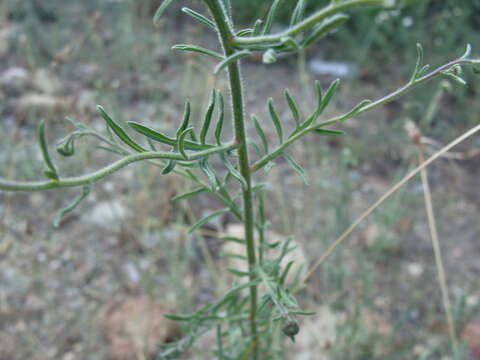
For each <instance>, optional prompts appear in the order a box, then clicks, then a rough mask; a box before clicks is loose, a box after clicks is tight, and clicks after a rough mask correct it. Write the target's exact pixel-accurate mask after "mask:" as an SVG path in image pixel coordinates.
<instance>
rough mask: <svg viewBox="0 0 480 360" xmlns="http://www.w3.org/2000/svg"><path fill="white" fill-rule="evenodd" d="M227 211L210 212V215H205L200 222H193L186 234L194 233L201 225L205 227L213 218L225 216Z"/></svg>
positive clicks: (227, 209)
mask: <svg viewBox="0 0 480 360" xmlns="http://www.w3.org/2000/svg"><path fill="white" fill-rule="evenodd" d="M228 211H229V208H223V209H219V210H217V211H214V212H212V213H211V214H209V215H207V216H204V217H203V218H201V219H200V220H198V221H197V222H195V223H194V224H193V225H192V226H191V227H190V229H189V230H188V232H190V233H191V232H194V231H195V230H197V229H198V228H200V227H202V226H203V225H205V224H206V223H208V222H209V221H210V220H212V219H213V218H215V217H217V216H219V215H222V214H225V213H226V212H228Z"/></svg>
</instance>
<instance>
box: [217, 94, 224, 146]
mask: <svg viewBox="0 0 480 360" xmlns="http://www.w3.org/2000/svg"><path fill="white" fill-rule="evenodd" d="M218 102H219V105H218V108H219V114H218V121H217V125H216V126H215V140H217V145H221V144H222V139H221V137H222V130H223V122H224V120H225V102H224V100H223V95H222V93H221V92H220V91H219V92H218Z"/></svg>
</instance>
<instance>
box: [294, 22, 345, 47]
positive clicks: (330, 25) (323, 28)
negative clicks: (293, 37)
mask: <svg viewBox="0 0 480 360" xmlns="http://www.w3.org/2000/svg"><path fill="white" fill-rule="evenodd" d="M348 19H350V16H348V15H345V14H335V15H333V16H331V17H329V18H327V19H325V20H324V21H322V23H321V24H319V25H318V26H316V27H315V28H314V29H313V31H312V32H311V33H310V35H309V36H307V37H306V38H305V40H303V41H302V47H304V48H306V47H308V46H309V45H311V44H312V43H314V42H315V41H317V40H318V39H320V38H321V37H323V36H324V35H326V34H327V33H328V32H330V31H331V30H333V29H334V28H336V27H337V26H338V25H340V24H342V23H344V22H345V21H347V20H348Z"/></svg>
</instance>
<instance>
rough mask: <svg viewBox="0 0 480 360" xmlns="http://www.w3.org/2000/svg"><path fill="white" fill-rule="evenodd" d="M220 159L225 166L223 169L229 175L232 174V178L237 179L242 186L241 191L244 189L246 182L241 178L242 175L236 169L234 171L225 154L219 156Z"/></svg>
mask: <svg viewBox="0 0 480 360" xmlns="http://www.w3.org/2000/svg"><path fill="white" fill-rule="evenodd" d="M220 157H221V159H222V161H223V163H224V165H225V167H226V168H227V169H228V171H229V172H230V174H232V176H233V177H234V178H235V179H237V180H238V181H239V182H240V184H242V188H243V189H246V188H247V181H246V180H245V178H244V177H243V175H242V174H241V173H240V171H238V170H237V169H235V167H234V166H233V165H232V163H231V162H230V161H228V159H227V157H226V155H225V154H220Z"/></svg>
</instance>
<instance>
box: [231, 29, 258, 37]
mask: <svg viewBox="0 0 480 360" xmlns="http://www.w3.org/2000/svg"><path fill="white" fill-rule="evenodd" d="M253 31H254V29H242V30H239V31H237V33H236V34H235V36H238V37H241V36H250V35H253Z"/></svg>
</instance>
